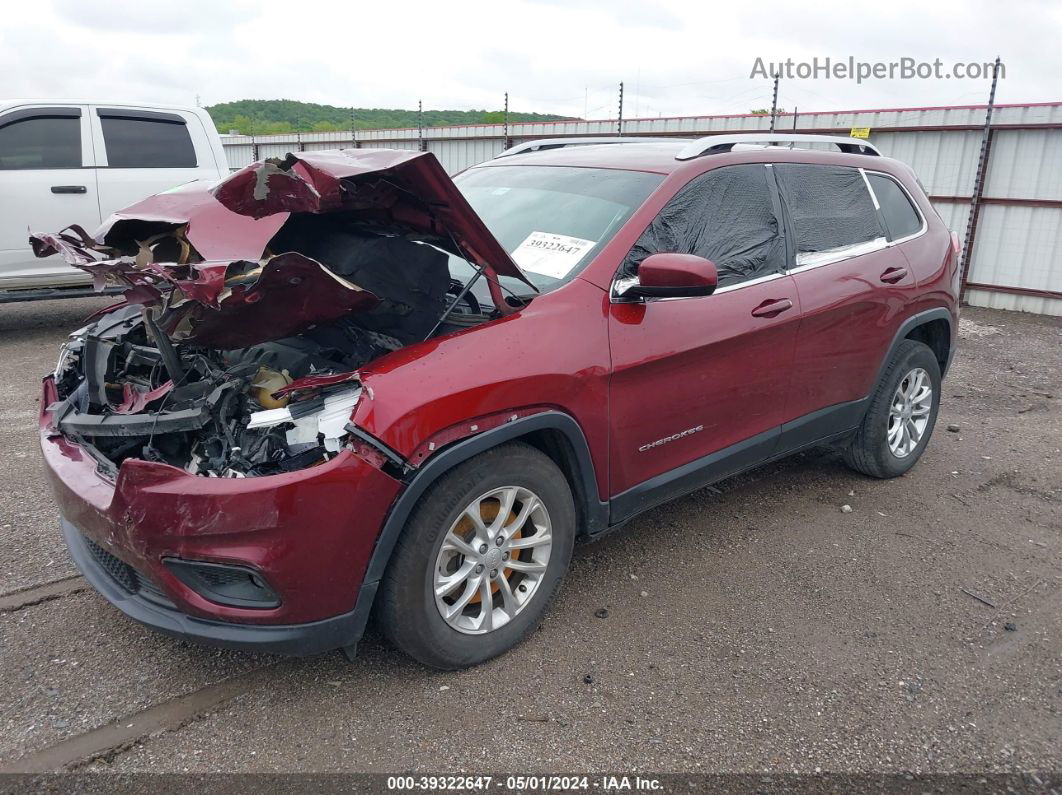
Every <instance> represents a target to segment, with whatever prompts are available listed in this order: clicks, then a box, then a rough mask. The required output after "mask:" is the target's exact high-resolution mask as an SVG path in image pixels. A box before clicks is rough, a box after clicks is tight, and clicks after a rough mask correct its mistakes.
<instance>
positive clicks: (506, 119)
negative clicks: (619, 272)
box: [502, 91, 509, 149]
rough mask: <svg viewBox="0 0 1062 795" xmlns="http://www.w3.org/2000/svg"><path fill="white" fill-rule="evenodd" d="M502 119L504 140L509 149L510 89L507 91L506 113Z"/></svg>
mask: <svg viewBox="0 0 1062 795" xmlns="http://www.w3.org/2000/svg"><path fill="white" fill-rule="evenodd" d="M502 119H503V127H502V138H503V142H504V143H505V148H506V149H508V148H509V92H508V91H506V92H505V114H504V116H503V117H502Z"/></svg>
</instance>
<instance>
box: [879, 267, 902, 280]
mask: <svg viewBox="0 0 1062 795" xmlns="http://www.w3.org/2000/svg"><path fill="white" fill-rule="evenodd" d="M906 277H907V268H886V269H885V272H884V273H883V274H881V276H879V277H878V278H879V279H881V280H882V281H883V282H885V283H886V284H896V282H898V281H900V280H901V279H904V278H906Z"/></svg>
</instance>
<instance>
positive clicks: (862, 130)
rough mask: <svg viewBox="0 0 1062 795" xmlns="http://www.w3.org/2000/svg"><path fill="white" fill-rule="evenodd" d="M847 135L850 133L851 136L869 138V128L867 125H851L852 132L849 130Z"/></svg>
mask: <svg viewBox="0 0 1062 795" xmlns="http://www.w3.org/2000/svg"><path fill="white" fill-rule="evenodd" d="M849 135H851V136H852V137H853V138H869V137H870V128H869V127H853V128H852V132H850V133H849Z"/></svg>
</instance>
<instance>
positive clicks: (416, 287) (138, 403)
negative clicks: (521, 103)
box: [55, 236, 489, 477]
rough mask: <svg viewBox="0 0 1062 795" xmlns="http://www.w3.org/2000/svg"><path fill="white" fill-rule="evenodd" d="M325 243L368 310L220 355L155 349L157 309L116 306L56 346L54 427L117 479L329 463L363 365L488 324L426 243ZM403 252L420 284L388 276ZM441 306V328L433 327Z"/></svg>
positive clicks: (181, 346) (196, 348) (188, 348)
mask: <svg viewBox="0 0 1062 795" xmlns="http://www.w3.org/2000/svg"><path fill="white" fill-rule="evenodd" d="M327 240H328V241H329V243H330V244H331V245H339V241H340V240H342V241H343V242H345V243H348V244H353V245H352V247H351V248H349V249H348V250H347V251H348V252H349V256H347V257H345V258H344V264H345V265H349V264H350V263H352V262H357V263H358V267H356V268H353V270H355V271H357V278H358V279H359V281H360V282H361V283H362V284H371V285H373V287H375V288H376V289H375V290H372V291H371V292H373V294H374V295H378V296H379V298H380V301H379V303H377V304H376V305H375V307H374V308H373V309H372V310H369V311H366V312H350V313H348V314H347V315H344V316H341V317H339V318H337V319H335V320H332V321H328V322H325V323H320V324H316V325H313V326H312V327H310V328H309V329H307V330H306V331H304V332H302V333H301V334H298V335H295V336H290V337H284V338H281V339H277V340H270V341H267V342H261V343H257V344H254V345H250V346H248V347H245V348H235V349H230V350H225V349H218V348H212V347H204V346H201V345H195V344H187V343H173V342H170V341H169V340H168V339H167V338H166V337H165V336H163V337H162V344H161V346H160V344H159V343H158V341H157V340H156V339H155V338H153V335H152V331H151V327H152V326H153V325H154V326H155V327H156V328H158V321H157V320H154V319H153V318H152V317H151V315H150V314H148V315H147V317H145V313H152V312H153V311H154V310H152V309H150V308H147V307H141V306H135V305H130V306H125V307H121V308H119V309H117V310H115V311H112V312H109V313H107V314H105V315H104V316H103V317H102V318H100V319H99V320H98V321H96V322H95V323H94V324H92V325H90V326H87V327H85V328H84V329H82V330H80V331H79V332H76V333H75V334H74V335H72V338H71V340H70V342H69V343H67V344H66V346H64V348H63V353H62V356H61V359H60V361H59V364H58V366H57V368H56V372H55V380H56V386H57V390H58V393H59V397H60V399H61V403H60V404H59V405H58V406H56V407H55V416H56V421H57V424H58V427H59V428H60V429H61V430H62V431H63V432H64V433H65V434H66V435H68V436H71V437H72V438H75V439H76V440H77V441H79V442H81V443H82V445H83V446H85V447H86V448H87V449H89V450H90V452H91V453H92V454H93V455H94V456H96V458H97V459H98V462H99V463H100V465H101V467H102V468H103V469H104V471H110V472H111V474H113V473H114V472H115V471H116V470H117V467H118V466H119V465H120V464H121V462H122V461H123V460H125V459H126V458H130V457H132V458H141V459H145V460H150V461H161V462H165V463H168V464H171V465H173V466H178V467H181V468H183V469H185V470H187V471H188V472H190V473H192V474H196V475H204V476H209V477H247V476H256V475H271V474H278V473H281V472H288V471H292V470H295V469H302V468H304V467H307V466H312V465H313V464H316V463H320V462H323V461H326V460H328V458H330V457H331V455H333V454H335V453H336V452H338V451H339V450H340V449H341V447H342V445H343V443H344V441H345V439H346V437H347V436H348V431H347V429H346V426H347V423H348V421H349V418H350V414H351V411H352V409H353V407H354V406H355V404H356V403H357V401H358V399H359V397H360V395H361V386H360V384H359V382H358V378H357V372H356V371H357V369H358V368H360V367H362V366H364V365H365V364H367V363H369V362H371V361H372V360H374V359H377V358H379V357H380V356H383V355H385V354H387V353H390V352H392V351H395V350H398V349H400V348H402V347H404V346H405V345H407V344H411V343H414V342H419V341H420V340H422V339H425V338H426V337H427V335H428V334H429V333H432V332H433V331H434V333H436V334H445V333H449V332H452V331H455V330H458V329H461V328H467V327H468V326H471V325H475V324H477V323H482V322H485V321H486V320H488V319H489V315H487V314H484V313H483V312H482V311H481V309H480V306H479V304H478V302H477V301H476V299H475V298H474V297H473V296H472V294H471V293H466V294H465V295H464V296H462V297H461V298H460V300H456V299H457V296H458V294H459V293H460V292H461V287H462V285H460V284H459V283H457V282H451V280H450V278H449V273H448V270H447V259H448V258H447V256H446V255H445V254H443V253H442V252H440V251H438V250H436V249H433V248H431V247H430V246H425V245H420V244H417V243H411V242H409V241H405V240H402V239H400V238H384V237H377V238H360V239H359V238H357V237H353V238H352V237H349V236H346V237H343V238H336V237H333V238H328V239H327ZM403 249H408V250H407V251H406V256H407V259H408V258H409V257H410V256H412V257H414V258H417V259H419V260H420V263H419V264H420V265H422V266H423V267H422V268H418V269H416V273H417V274H418V276H419V277H420V279H419V280H418V281H417V282H406V281H404V280H402V279H400V278H396V275H397V274H402V273H408V272H409V271H408V270H406V269H401V270H397V269H391V268H389V267H387V266H388V265H390V264H391V262H390V260H389V258H388V257H389V255H392V254H394V252H395V251H397V250H403ZM336 270H340V269H339V268H337V269H336ZM349 270H351V268H343V269H342V273H343V275H347V274H348V271H349ZM351 275H353V274H351ZM374 275H376V276H377V278H374ZM448 307H452V309H451V311H450V312H449V314H448V316H447V319H446V321H445V322H444V323H442V324H441V325H440V326H439V327H438V328H437V329H433V327H434V326H435V324H436V322H437V321H438V320H439V318H440V317H441V316H442V313H443V311H444V310H445V309H447V308H448ZM167 347H168V348H169V351H168V354H169V355H170V356H172V357H173V358H174V359H175V360H176V364H177V368H178V373H179V374H178V376H177V377H176V378H174V377H173V376H172V375H171V373H170V371H169V369H168V367H167V361H166V360H167V352H166V348H167Z"/></svg>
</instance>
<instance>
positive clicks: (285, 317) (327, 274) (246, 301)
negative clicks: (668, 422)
mask: <svg viewBox="0 0 1062 795" xmlns="http://www.w3.org/2000/svg"><path fill="white" fill-rule="evenodd" d="M234 278H236V279H239V278H240V277H234ZM242 278H245V279H247V281H248V283H243V284H240V283H237V284H235V285H232V286H228V287H226V289H225V293H224V294H223V295H222V296H221V297H220V298H219V300H218V306H217V309H212V308H210V307H209V306H206V305H204V304H203V303H202V302H198V301H188V302H185V303H182V304H180V305H178V306H176V307H174V308H172V309H171V310H170V311H169V312H167V313H166V314H165V315H164V316H163V317H162V318H161V319H160V321H159V325H160V326H161V327H162V329H163V330H164V331H165V332H166V333H167V334H168V335H169V336H170V337H172V338H173V339H174V340H175V341H188V342H194V343H196V344H197V345H205V346H207V347H211V348H220V349H222V350H232V349H236V348H246V347H248V346H250V345H257V344H258V343H260V342H268V341H269V340H277V339H281V338H283V337H290V336H292V335H294V334H298V333H299V332H301V331H305V330H306V329H307V328H309V327H310V326H312V325H315V324H317V323H325V322H328V321H329V320H335V319H337V318H339V317H342V316H343V315H345V314H347V313H349V312H365V311H368V310H370V309H373V308H374V307H376V306H377V305H379V303H380V299H379V298H378V297H377V296H376V294H375V293H372V292H369V291H368V290H363V289H362V288H360V287H358V286H357V285H356V284H352V283H351V282H348V281H347V280H346V279H344V278H342V277H340V276H337V275H336V274H334V273H332V271H330V270H328V268H326V267H325V266H324V265H322V264H321V263H320V262H317V261H316V260H313V259H310V258H309V257H305V256H303V255H302V254H298V253H295V252H289V253H287V254H279V255H277V256H276V257H273V258H271V259H270V260H268V261H267V262H266V264H265V265H264V266H263V267H262V269H261V272H260V273H254V274H248V275H247V276H245V277H242ZM232 281H233V280H231V279H230V280H229V284H230V285H231V284H232Z"/></svg>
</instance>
